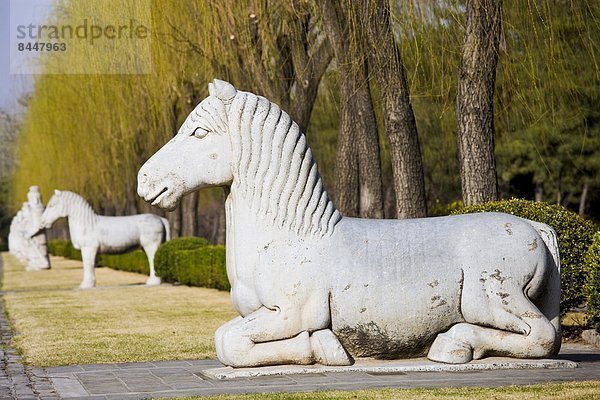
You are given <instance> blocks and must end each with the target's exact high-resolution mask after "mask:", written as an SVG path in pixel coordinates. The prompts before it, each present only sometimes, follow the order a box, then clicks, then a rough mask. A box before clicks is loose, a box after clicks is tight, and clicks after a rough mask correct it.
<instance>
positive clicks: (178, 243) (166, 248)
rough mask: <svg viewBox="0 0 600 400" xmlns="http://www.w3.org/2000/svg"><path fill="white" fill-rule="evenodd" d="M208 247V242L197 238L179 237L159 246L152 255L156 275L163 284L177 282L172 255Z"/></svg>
mask: <svg viewBox="0 0 600 400" xmlns="http://www.w3.org/2000/svg"><path fill="white" fill-rule="evenodd" d="M207 245H208V240H206V239H204V238H199V237H193V236H190V237H180V238H175V239H171V240H169V241H168V242H165V243H163V244H161V245H160V247H159V248H158V250H157V251H156V254H155V255H154V269H155V270H156V275H158V276H160V277H161V279H162V280H164V281H165V282H177V279H176V278H175V270H174V268H173V257H174V256H173V254H175V253H176V252H179V251H190V250H196V249H199V248H202V247H204V246H207Z"/></svg>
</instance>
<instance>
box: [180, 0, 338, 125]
mask: <svg viewBox="0 0 600 400" xmlns="http://www.w3.org/2000/svg"><path fill="white" fill-rule="evenodd" d="M184 7H186V8H187V11H188V13H189V18H190V19H191V20H193V21H199V20H202V21H203V22H202V23H197V25H196V26H189V25H188V26H187V28H182V27H181V26H178V25H176V24H175V23H172V24H171V27H172V30H173V33H172V38H173V39H174V43H175V44H176V45H177V46H179V47H180V48H185V47H187V49H188V50H189V51H190V52H194V53H196V54H198V55H200V56H201V57H202V58H203V59H204V60H205V61H206V62H208V63H210V65H211V66H212V70H213V71H214V73H215V74H216V75H218V76H219V77H220V78H222V79H227V80H229V81H231V82H232V83H233V84H234V85H237V86H238V87H240V88H243V89H244V90H250V91H253V92H256V93H257V94H260V95H263V96H265V97H267V98H268V99H270V100H272V101H275V102H277V103H278V104H279V105H280V106H281V107H282V109H284V110H286V111H287V112H288V113H289V114H290V116H291V117H292V119H293V120H294V121H296V123H298V126H299V127H300V129H301V130H302V131H304V132H306V128H307V126H308V122H309V120H310V115H311V112H312V108H313V105H314V101H315V97H316V95H317V90H318V87H319V83H320V81H321V78H322V76H323V74H324V73H325V70H326V69H327V67H328V65H329V63H330V62H331V58H332V54H331V49H330V47H329V43H328V41H327V38H326V37H325V36H324V35H322V34H321V33H320V31H319V29H318V19H317V17H316V16H315V15H314V13H313V12H312V9H311V7H310V5H309V4H308V3H307V2H303V1H294V2H291V3H287V2H281V1H273V0H267V1H254V0H245V1H234V0H228V1H224V2H223V1H207V2H190V3H189V4H187V5H185V6H184Z"/></svg>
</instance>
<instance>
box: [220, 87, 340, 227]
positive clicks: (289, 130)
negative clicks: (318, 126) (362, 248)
mask: <svg viewBox="0 0 600 400" xmlns="http://www.w3.org/2000/svg"><path fill="white" fill-rule="evenodd" d="M228 125H229V133H230V136H231V145H232V150H233V175H234V185H236V189H237V191H238V193H241V194H242V196H243V197H244V199H245V200H246V201H248V202H249V203H250V206H251V208H252V210H253V211H254V212H256V213H257V215H260V216H263V217H265V218H266V219H267V220H268V222H270V223H273V224H275V225H276V226H278V227H282V228H287V229H290V230H292V231H295V232H296V233H298V234H302V235H318V236H324V235H331V234H332V233H333V230H334V228H335V225H336V224H337V222H338V221H339V220H340V218H341V216H340V213H339V212H338V211H337V210H336V208H335V206H334V205H333V203H332V202H331V200H330V199H329V196H328V195H327V191H326V190H325V189H324V187H323V182H322V180H321V177H320V175H319V172H318V171H317V164H316V163H315V161H314V159H313V157H312V152H311V150H310V148H309V147H308V145H307V144H306V137H305V136H304V134H303V133H302V132H300V130H299V128H298V125H297V124H296V123H295V122H294V121H292V120H291V118H290V116H289V115H288V114H287V113H286V112H285V111H283V110H281V109H280V108H279V107H278V106H277V105H276V104H274V103H271V102H270V101H269V100H267V99H265V98H264V97H261V96H256V95H254V94H252V93H246V92H239V91H238V93H237V95H236V96H235V98H234V99H233V102H232V103H231V106H230V108H229V112H228Z"/></svg>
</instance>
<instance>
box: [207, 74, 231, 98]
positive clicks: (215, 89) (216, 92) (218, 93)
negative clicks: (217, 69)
mask: <svg viewBox="0 0 600 400" xmlns="http://www.w3.org/2000/svg"><path fill="white" fill-rule="evenodd" d="M208 94H210V95H211V96H215V97H217V98H219V99H221V100H222V101H223V103H225V104H229V103H231V101H232V100H233V98H234V97H235V95H236V94H237V90H236V89H235V88H234V87H233V85H232V84H231V83H229V82H225V81H222V80H219V79H215V80H213V82H211V83H209V84H208Z"/></svg>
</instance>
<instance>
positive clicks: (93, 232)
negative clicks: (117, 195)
mask: <svg viewBox="0 0 600 400" xmlns="http://www.w3.org/2000/svg"><path fill="white" fill-rule="evenodd" d="M59 218H68V219H69V235H70V236H71V242H72V243H73V247H75V248H76V249H80V250H81V257H82V259H83V281H82V282H81V285H80V286H79V287H80V288H82V289H87V288H91V287H94V286H95V285H96V278H95V274H94V263H95V259H96V254H97V253H110V254H118V253H124V252H127V251H129V250H132V249H135V248H136V247H142V248H143V249H144V251H145V252H146V256H147V257H148V264H149V265H150V277H149V278H148V280H147V281H146V284H147V285H158V284H160V278H159V277H158V276H156V273H155V272H154V254H155V253H156V250H157V249H158V246H160V244H161V243H163V242H164V241H166V240H169V222H168V221H167V220H166V219H165V218H161V217H159V216H158V215H154V214H140V215H130V216H124V217H107V216H103V215H96V213H94V210H93V209H92V207H91V206H90V205H89V204H88V202H87V201H85V199H84V198H83V197H81V196H79V195H78V194H76V193H73V192H69V191H66V190H65V191H60V190H55V191H54V195H53V196H52V197H51V198H50V201H49V202H48V206H47V207H46V210H45V211H44V213H43V214H42V216H41V218H40V226H39V229H46V228H50V227H51V226H52V224H53V223H54V222H55V221H56V220H57V219H59Z"/></svg>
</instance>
